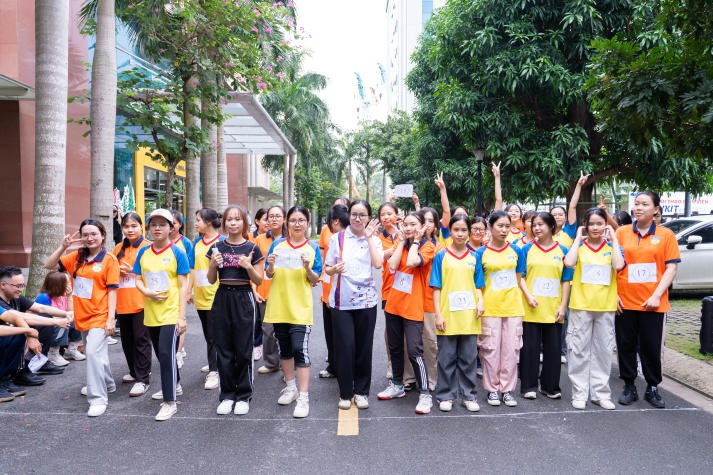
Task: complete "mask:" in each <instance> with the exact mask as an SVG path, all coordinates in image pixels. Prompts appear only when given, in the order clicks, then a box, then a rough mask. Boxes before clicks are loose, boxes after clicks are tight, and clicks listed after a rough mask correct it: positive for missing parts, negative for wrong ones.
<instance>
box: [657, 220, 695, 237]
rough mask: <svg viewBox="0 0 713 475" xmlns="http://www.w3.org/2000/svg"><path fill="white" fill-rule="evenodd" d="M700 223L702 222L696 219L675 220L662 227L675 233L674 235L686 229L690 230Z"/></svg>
mask: <svg viewBox="0 0 713 475" xmlns="http://www.w3.org/2000/svg"><path fill="white" fill-rule="evenodd" d="M698 223H700V221H698V220H694V219H675V220H673V221H669V222H668V223H664V224H662V225H661V226H664V227H667V228H668V229H670V230H671V231H673V233H674V234H678V233H680V232H681V231H683V230H684V229H688V228H690V227H691V226H693V225H696V224H698Z"/></svg>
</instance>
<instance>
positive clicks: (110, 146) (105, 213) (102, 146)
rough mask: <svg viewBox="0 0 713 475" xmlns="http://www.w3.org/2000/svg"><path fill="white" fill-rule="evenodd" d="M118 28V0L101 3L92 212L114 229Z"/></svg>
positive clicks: (96, 53) (94, 94)
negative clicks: (116, 18) (115, 8)
mask: <svg viewBox="0 0 713 475" xmlns="http://www.w3.org/2000/svg"><path fill="white" fill-rule="evenodd" d="M115 35H116V25H115V16H114V0H99V2H98V6H97V32H96V46H95V48H94V59H93V61H92V91H91V95H92V107H91V111H90V113H89V118H90V120H91V123H92V125H91V127H92V134H91V156H92V178H91V190H90V197H89V213H90V215H91V216H92V217H93V218H95V219H98V220H99V221H101V222H102V224H104V227H105V228H106V229H107V230H109V229H111V228H112V222H111V220H112V214H111V210H112V203H113V198H114V195H113V193H112V190H113V188H114V136H115V135H116V130H115V128H116V38H115Z"/></svg>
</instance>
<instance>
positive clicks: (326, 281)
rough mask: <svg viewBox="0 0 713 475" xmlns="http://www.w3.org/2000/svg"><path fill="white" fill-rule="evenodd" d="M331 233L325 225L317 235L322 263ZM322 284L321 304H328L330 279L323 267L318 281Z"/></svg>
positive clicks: (330, 287)
mask: <svg viewBox="0 0 713 475" xmlns="http://www.w3.org/2000/svg"><path fill="white" fill-rule="evenodd" d="M332 234H334V233H332V231H330V230H329V226H327V225H326V224H325V225H324V226H322V231H321V232H320V233H319V252H320V253H321V254H322V262H324V257H325V256H326V255H327V249H328V248H329V240H330V239H332ZM319 280H320V281H321V282H322V302H324V303H326V304H329V292H331V291H332V279H331V277H329V276H328V275H327V274H325V272H324V267H322V276H321V277H320V279H319Z"/></svg>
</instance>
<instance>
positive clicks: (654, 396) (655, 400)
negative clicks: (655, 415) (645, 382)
mask: <svg viewBox="0 0 713 475" xmlns="http://www.w3.org/2000/svg"><path fill="white" fill-rule="evenodd" d="M644 399H646V401H647V402H648V403H649V404H651V405H652V406H654V407H655V408H656V409H663V408H664V407H666V403H665V402H663V399H661V395H660V394H659V388H657V387H656V386H647V387H646V392H645V393H644Z"/></svg>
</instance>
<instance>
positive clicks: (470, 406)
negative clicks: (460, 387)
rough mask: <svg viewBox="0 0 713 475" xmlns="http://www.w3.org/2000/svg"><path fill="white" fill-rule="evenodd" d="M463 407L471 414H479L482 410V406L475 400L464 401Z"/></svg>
mask: <svg viewBox="0 0 713 475" xmlns="http://www.w3.org/2000/svg"><path fill="white" fill-rule="evenodd" d="M463 407H465V408H466V409H467V410H468V411H470V412H478V411H479V410H480V405H479V404H478V401H476V400H475V399H466V400H465V401H463Z"/></svg>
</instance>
